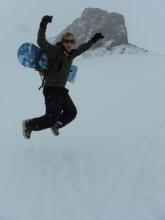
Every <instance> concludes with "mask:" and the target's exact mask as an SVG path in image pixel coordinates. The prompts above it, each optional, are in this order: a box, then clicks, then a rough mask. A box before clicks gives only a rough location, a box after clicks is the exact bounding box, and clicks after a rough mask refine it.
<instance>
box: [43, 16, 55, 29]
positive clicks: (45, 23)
mask: <svg viewBox="0 0 165 220" xmlns="http://www.w3.org/2000/svg"><path fill="white" fill-rule="evenodd" d="M52 19H53V16H49V15H45V16H44V17H43V18H42V20H41V23H40V28H41V29H46V26H47V24H48V23H51V22H52Z"/></svg>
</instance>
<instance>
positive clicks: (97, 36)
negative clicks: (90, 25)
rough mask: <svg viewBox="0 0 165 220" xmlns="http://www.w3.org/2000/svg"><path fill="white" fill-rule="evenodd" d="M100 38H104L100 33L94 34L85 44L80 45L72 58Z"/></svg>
mask: <svg viewBox="0 0 165 220" xmlns="http://www.w3.org/2000/svg"><path fill="white" fill-rule="evenodd" d="M102 38H104V36H103V35H102V34H101V33H96V34H95V35H94V36H93V37H92V38H91V39H90V40H89V41H88V42H87V43H84V44H81V45H80V46H79V47H78V48H77V49H75V50H74V51H73V58H75V57H77V56H79V55H80V54H82V53H84V52H85V51H87V50H88V49H89V48H90V47H91V46H92V45H93V44H95V43H96V42H97V41H98V40H100V39H102Z"/></svg>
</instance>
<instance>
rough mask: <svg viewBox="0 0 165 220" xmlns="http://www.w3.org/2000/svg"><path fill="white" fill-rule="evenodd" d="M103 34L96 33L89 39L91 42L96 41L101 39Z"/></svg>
mask: <svg viewBox="0 0 165 220" xmlns="http://www.w3.org/2000/svg"><path fill="white" fill-rule="evenodd" d="M103 38H104V36H103V35H102V34H101V33H96V34H95V35H94V36H93V37H92V38H91V41H93V43H96V41H98V40H100V39H103Z"/></svg>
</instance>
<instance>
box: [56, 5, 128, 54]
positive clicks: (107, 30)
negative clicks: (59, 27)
mask: <svg viewBox="0 0 165 220" xmlns="http://www.w3.org/2000/svg"><path fill="white" fill-rule="evenodd" d="M68 31H69V32H72V33H73V34H74V35H75V38H76V40H77V45H79V44H81V43H83V42H86V41H88V40H89V39H90V38H91V37H92V36H93V35H94V34H95V33H96V32H101V33H102V34H103V35H104V36H105V38H104V39H103V40H101V41H98V42H97V43H96V44H95V45H94V48H99V47H105V48H106V49H108V50H110V49H111V48H112V47H113V46H117V45H121V44H128V34H127V28H126V26H125V19H124V16H123V15H121V14H119V13H115V12H113V13H109V12H107V11H105V10H101V9H99V8H86V9H85V10H84V11H83V13H82V15H81V17H80V18H77V19H76V20H75V21H74V22H73V23H72V24H71V25H69V26H68V27H67V28H66V29H65V30H63V31H62V32H61V33H60V34H59V36H58V37H57V38H56V40H55V41H59V39H60V37H61V35H62V34H63V33H64V32H68Z"/></svg>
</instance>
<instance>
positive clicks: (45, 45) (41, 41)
mask: <svg viewBox="0 0 165 220" xmlns="http://www.w3.org/2000/svg"><path fill="white" fill-rule="evenodd" d="M52 18H53V17H52V16H48V15H46V16H44V17H43V18H42V20H41V23H40V27H39V31H38V37H37V43H38V46H39V47H40V48H42V49H44V50H45V51H48V50H50V49H51V48H52V47H53V45H52V44H50V43H49V42H48V41H47V40H46V33H45V32H46V28H47V24H48V23H51V22H52Z"/></svg>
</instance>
